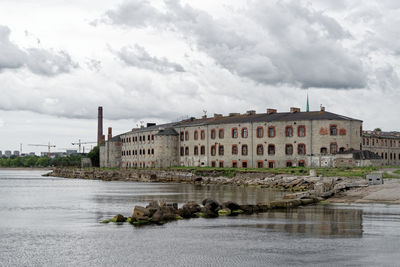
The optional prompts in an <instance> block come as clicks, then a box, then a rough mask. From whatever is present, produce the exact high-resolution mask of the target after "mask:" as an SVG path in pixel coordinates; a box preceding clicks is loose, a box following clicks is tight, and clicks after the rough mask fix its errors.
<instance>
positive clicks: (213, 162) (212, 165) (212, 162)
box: [211, 160, 216, 168]
mask: <svg viewBox="0 0 400 267" xmlns="http://www.w3.org/2000/svg"><path fill="white" fill-rule="evenodd" d="M215 166H216V165H215V161H214V160H213V161H211V167H213V168H215Z"/></svg>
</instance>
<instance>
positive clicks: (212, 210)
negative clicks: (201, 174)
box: [103, 198, 319, 226]
mask: <svg viewBox="0 0 400 267" xmlns="http://www.w3.org/2000/svg"><path fill="white" fill-rule="evenodd" d="M318 201H319V199H318V198H304V199H291V200H280V201H270V202H265V203H259V204H257V205H239V204H237V203H235V202H232V201H227V202H224V203H222V204H220V203H218V202H217V201H216V200H214V199H211V198H206V199H204V200H203V201H202V206H201V205H199V204H197V203H195V202H188V203H185V204H184V205H183V206H182V207H181V208H178V204H177V203H170V204H167V203H164V202H161V201H153V202H151V203H149V205H147V206H146V207H141V206H135V208H134V210H133V214H132V216H131V217H125V216H123V215H121V214H117V215H116V216H114V217H113V218H111V219H110V220H105V221H103V223H109V222H115V223H124V222H129V223H131V224H133V225H135V226H140V225H148V224H157V225H162V224H164V223H166V222H170V221H175V220H180V219H190V218H216V217H219V216H237V215H239V214H242V213H243V214H253V213H261V212H268V211H270V210H275V209H288V208H296V207H298V206H301V205H310V204H313V203H316V202H318Z"/></svg>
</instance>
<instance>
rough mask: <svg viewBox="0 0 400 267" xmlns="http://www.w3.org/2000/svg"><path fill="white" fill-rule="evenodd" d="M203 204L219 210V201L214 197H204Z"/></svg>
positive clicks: (210, 208)
mask: <svg viewBox="0 0 400 267" xmlns="http://www.w3.org/2000/svg"><path fill="white" fill-rule="evenodd" d="M202 204H203V206H204V207H207V208H208V209H209V210H211V211H217V209H218V208H219V207H220V205H219V203H218V202H217V201H216V200H214V199H212V198H206V199H204V200H203V201H202Z"/></svg>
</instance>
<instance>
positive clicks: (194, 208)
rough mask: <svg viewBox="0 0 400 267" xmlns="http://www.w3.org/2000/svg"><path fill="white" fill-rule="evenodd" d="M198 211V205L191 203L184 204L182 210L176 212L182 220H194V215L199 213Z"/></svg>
mask: <svg viewBox="0 0 400 267" xmlns="http://www.w3.org/2000/svg"><path fill="white" fill-rule="evenodd" d="M200 210H201V207H200V205H199V204H197V203H196V202H193V201H192V202H188V203H186V204H184V205H183V206H182V208H180V209H179V210H178V213H179V215H180V216H182V217H183V218H195V217H196V215H195V213H196V212H199V211H200Z"/></svg>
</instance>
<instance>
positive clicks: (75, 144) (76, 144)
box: [72, 139, 97, 153]
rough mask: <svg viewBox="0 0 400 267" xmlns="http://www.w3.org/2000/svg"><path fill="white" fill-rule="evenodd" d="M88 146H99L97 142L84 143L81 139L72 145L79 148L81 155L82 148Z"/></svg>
mask: <svg viewBox="0 0 400 267" xmlns="http://www.w3.org/2000/svg"><path fill="white" fill-rule="evenodd" d="M86 144H97V142H82V141H81V139H79V140H78V142H74V143H72V145H73V146H79V150H78V151H79V153H81V146H82V145H86Z"/></svg>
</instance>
